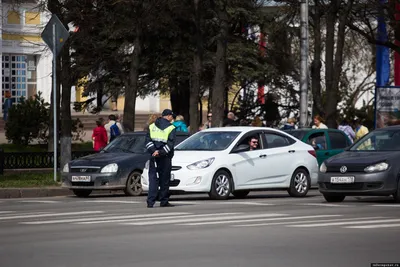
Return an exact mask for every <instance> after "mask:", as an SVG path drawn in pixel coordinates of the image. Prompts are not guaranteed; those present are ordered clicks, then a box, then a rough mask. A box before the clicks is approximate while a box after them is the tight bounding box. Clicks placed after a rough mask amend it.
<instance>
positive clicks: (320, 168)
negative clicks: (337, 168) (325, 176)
mask: <svg viewBox="0 0 400 267" xmlns="http://www.w3.org/2000/svg"><path fill="white" fill-rule="evenodd" d="M326 169H327V168H326V165H325V162H323V163H322V164H321V167H319V171H320V172H322V173H326Z"/></svg>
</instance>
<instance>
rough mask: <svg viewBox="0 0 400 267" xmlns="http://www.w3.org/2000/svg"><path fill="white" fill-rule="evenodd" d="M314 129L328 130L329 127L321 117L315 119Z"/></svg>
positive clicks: (317, 116)
mask: <svg viewBox="0 0 400 267" xmlns="http://www.w3.org/2000/svg"><path fill="white" fill-rule="evenodd" d="M312 128H313V129H328V126H326V125H325V124H324V119H323V118H322V117H321V116H320V115H316V116H315V117H314V125H313V127H312Z"/></svg>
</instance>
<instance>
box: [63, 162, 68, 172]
mask: <svg viewBox="0 0 400 267" xmlns="http://www.w3.org/2000/svg"><path fill="white" fill-rule="evenodd" d="M62 171H63V172H65V173H68V172H69V164H68V163H67V164H65V165H64V168H63V170H62Z"/></svg>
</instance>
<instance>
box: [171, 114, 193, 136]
mask: <svg viewBox="0 0 400 267" xmlns="http://www.w3.org/2000/svg"><path fill="white" fill-rule="evenodd" d="M172 125H174V126H175V128H176V131H177V132H184V133H187V132H189V131H188V128H187V126H186V123H185V119H184V117H183V116H182V115H178V116H176V120H175V121H174V122H173V123H172Z"/></svg>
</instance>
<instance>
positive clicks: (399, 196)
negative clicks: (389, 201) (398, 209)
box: [393, 179, 400, 203]
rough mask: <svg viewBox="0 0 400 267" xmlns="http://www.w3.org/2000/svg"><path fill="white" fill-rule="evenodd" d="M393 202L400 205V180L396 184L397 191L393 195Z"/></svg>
mask: <svg viewBox="0 0 400 267" xmlns="http://www.w3.org/2000/svg"><path fill="white" fill-rule="evenodd" d="M393 198H394V201H395V202H396V203H400V179H399V181H398V182H397V191H396V193H394V194H393Z"/></svg>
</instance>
